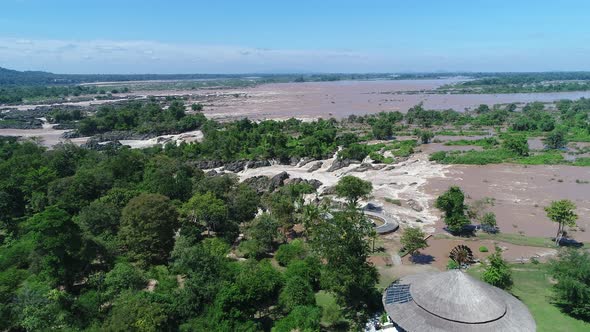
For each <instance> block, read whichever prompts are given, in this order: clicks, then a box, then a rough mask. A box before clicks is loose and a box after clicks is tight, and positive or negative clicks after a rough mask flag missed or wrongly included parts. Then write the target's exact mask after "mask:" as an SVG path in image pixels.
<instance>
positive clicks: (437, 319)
mask: <svg viewBox="0 0 590 332" xmlns="http://www.w3.org/2000/svg"><path fill="white" fill-rule="evenodd" d="M383 304H384V306H385V310H386V311H387V313H388V314H389V316H390V317H391V319H392V320H393V321H394V322H395V323H396V324H397V326H398V327H399V328H400V329H403V330H405V331H535V329H536V325H535V321H534V319H533V317H532V316H531V314H530V313H529V311H528V309H527V308H526V307H525V306H524V304H522V303H521V302H520V301H519V300H517V299H516V298H515V297H514V296H512V295H510V294H508V293H507V292H505V291H503V290H501V289H499V288H496V287H493V286H491V285H488V284H486V283H483V282H481V281H479V280H477V279H475V278H473V277H471V276H469V275H467V274H466V273H464V272H462V271H459V270H452V271H446V272H440V273H423V274H416V275H412V276H407V277H404V278H402V279H401V280H400V281H399V282H397V283H396V284H392V286H390V287H389V288H388V290H386V291H385V293H384V296H383Z"/></svg>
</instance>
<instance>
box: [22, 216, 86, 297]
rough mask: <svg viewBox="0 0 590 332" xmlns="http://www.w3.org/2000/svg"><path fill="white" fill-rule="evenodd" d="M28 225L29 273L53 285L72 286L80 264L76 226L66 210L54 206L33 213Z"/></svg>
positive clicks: (77, 228) (79, 240)
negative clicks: (29, 237) (30, 243)
mask: <svg viewBox="0 0 590 332" xmlns="http://www.w3.org/2000/svg"><path fill="white" fill-rule="evenodd" d="M27 224H28V225H29V232H30V233H29V234H30V235H31V236H32V239H33V243H34V249H33V253H32V255H31V257H32V262H31V266H32V270H33V271H36V272H37V273H39V274H40V275H42V276H44V277H46V278H47V279H48V280H49V282H50V284H51V285H53V286H58V285H63V286H66V287H69V286H71V285H72V284H73V283H74V281H76V279H77V277H79V273H80V271H81V268H82V264H83V261H82V260H81V259H80V258H81V252H80V251H81V249H82V238H81V236H80V228H79V227H78V225H76V224H75V223H74V222H73V221H72V220H71V218H70V216H69V215H68V214H67V213H66V212H65V211H63V210H61V209H59V208H57V207H53V206H52V207H49V208H47V209H45V211H43V212H41V213H37V214H35V215H34V216H33V217H31V218H30V219H29V220H28V221H27Z"/></svg>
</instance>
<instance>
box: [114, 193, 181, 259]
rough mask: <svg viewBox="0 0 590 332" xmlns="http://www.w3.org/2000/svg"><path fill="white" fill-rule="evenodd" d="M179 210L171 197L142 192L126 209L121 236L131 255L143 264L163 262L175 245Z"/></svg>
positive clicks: (124, 246) (124, 247) (121, 240)
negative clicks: (172, 202)
mask: <svg viewBox="0 0 590 332" xmlns="http://www.w3.org/2000/svg"><path fill="white" fill-rule="evenodd" d="M177 218H178V213H177V212H176V208H175V207H174V206H173V205H172V204H171V202H170V199H168V198H167V197H165V196H162V195H158V194H142V195H140V196H137V197H135V198H133V199H131V200H130V201H129V203H128V204H127V206H125V208H124V209H123V214H122V217H121V229H120V231H119V234H118V237H119V241H120V243H121V245H122V247H123V250H124V251H125V252H127V255H128V256H129V257H130V258H131V259H132V260H134V261H137V262H139V263H140V264H142V265H150V264H162V263H165V262H166V261H167V260H168V256H169V253H170V250H172V247H173V246H174V232H175V231H176V229H177V224H178V222H177Z"/></svg>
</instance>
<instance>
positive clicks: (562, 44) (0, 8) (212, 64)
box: [0, 0, 590, 73]
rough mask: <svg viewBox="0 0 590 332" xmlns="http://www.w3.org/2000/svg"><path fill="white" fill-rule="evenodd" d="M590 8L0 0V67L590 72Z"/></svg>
mask: <svg viewBox="0 0 590 332" xmlns="http://www.w3.org/2000/svg"><path fill="white" fill-rule="evenodd" d="M589 16H590V1H587V0H586V1H582V0H579V1H574V0H561V1H544V0H537V1H528V0H519V1H517V0H512V1H504V0H496V1H487V0H482V1H473V0H471V1H459V0H457V1H453V0H446V1H442V0H438V1H435V0H431V1H426V0H422V1H421V0H414V1H410V0H403V1H401V0H398V1H396V0H389V1H371V0H367V1H361V0H358V1H346V0H340V1H332V0H315V1H306V0H298V1H287V0H283V1H279V0H275V1H257V0H248V1H238V0H236V1H223V0H216V1H174V0H168V1H160V0H143V1H139V0H118V1H112V0H102V1H94V0H84V1H80V0H78V1H71V0H0V66H2V67H9V68H14V69H19V70H47V71H53V72H60V73H189V72H190V73H237V72H239V73H244V72H264V73H273V72H411V71H463V70H464V71H544V70H590V61H588V59H590V22H589V20H588V17H589Z"/></svg>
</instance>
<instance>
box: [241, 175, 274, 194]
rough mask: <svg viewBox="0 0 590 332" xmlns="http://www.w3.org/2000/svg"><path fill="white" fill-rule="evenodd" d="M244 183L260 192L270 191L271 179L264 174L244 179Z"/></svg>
mask: <svg viewBox="0 0 590 332" xmlns="http://www.w3.org/2000/svg"><path fill="white" fill-rule="evenodd" d="M244 183H245V184H246V185H248V186H249V187H250V188H252V189H254V190H255V191H256V193H258V194H263V193H265V192H268V191H270V179H269V178H268V177H267V176H264V175H259V176H253V177H251V178H248V179H246V180H244Z"/></svg>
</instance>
